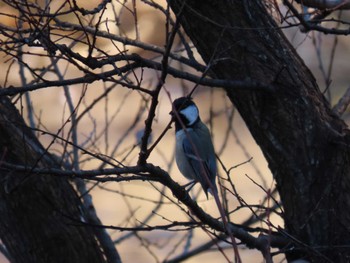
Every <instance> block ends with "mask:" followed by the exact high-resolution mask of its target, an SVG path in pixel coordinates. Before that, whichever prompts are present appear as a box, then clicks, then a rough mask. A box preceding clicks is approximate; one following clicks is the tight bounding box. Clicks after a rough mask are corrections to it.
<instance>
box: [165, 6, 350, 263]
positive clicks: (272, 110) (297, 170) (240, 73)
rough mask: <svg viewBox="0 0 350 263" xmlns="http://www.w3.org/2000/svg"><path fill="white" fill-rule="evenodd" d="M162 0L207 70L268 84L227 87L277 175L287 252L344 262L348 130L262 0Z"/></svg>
mask: <svg viewBox="0 0 350 263" xmlns="http://www.w3.org/2000/svg"><path fill="white" fill-rule="evenodd" d="M169 3H170V5H171V7H172V9H173V11H174V13H175V14H176V15H177V16H178V17H180V18H181V24H182V26H183V28H184V29H185V31H186V33H187V34H188V35H189V37H190V38H191V40H192V41H193V43H194V45H195V46H196V48H197V50H198V51H199V53H200V54H201V56H202V58H203V59H204V61H206V63H207V64H208V65H210V68H211V70H210V74H211V76H213V77H215V78H221V79H231V80H244V79H253V80H256V81H258V82H261V83H264V84H271V85H272V86H273V87H274V91H252V90H247V91H245V90H238V89H235V88H234V87H232V88H227V89H226V92H227V95H228V97H229V98H230V99H231V101H232V102H233V103H234V104H235V106H236V107H237V109H238V110H239V112H240V114H241V115H242V117H243V118H244V120H245V122H246V124H247V126H248V128H249V130H250V132H251V134H252V135H253V137H254V138H255V140H256V142H257V143H258V144H259V146H260V147H261V150H262V151H263V153H264V155H265V157H266V159H267V161H268V163H269V167H270V169H271V171H272V173H273V175H274V178H275V180H276V182H277V188H278V191H279V194H280V196H281V199H282V202H283V207H284V220H285V230H286V232H287V233H288V235H290V237H292V238H291V242H293V249H291V250H289V251H288V253H287V257H288V259H289V260H292V259H296V258H304V259H308V260H310V261H312V262H349V261H350V252H349V248H348V246H349V240H350V232H349V230H350V225H349V222H350V196H349V195H350V174H349V172H350V163H349V132H348V130H347V126H346V125H345V123H344V122H343V121H342V120H340V119H339V118H338V116H336V115H335V114H334V113H333V112H332V111H331V109H330V106H329V104H328V102H327V101H326V99H325V98H324V96H323V95H322V93H321V92H320V90H319V88H318V86H317V83H316V81H315V79H314V77H313V75H312V74H311V72H310V71H309V70H308V68H307V67H306V66H305V64H304V63H303V61H302V60H301V58H300V57H299V56H298V54H297V53H296V52H295V50H294V48H293V47H292V46H291V45H290V44H289V42H288V41H287V39H286V38H285V37H284V35H283V34H282V32H281V31H280V30H279V29H278V26H277V25H276V23H275V22H274V21H273V19H272V18H271V16H270V14H269V13H268V12H267V10H266V9H265V7H264V4H263V2H262V1H261V0H249V1H242V0H217V1H211V0H204V1H196V0H187V1H183V0H170V1H169ZM180 13H181V16H180V15H179V14H180Z"/></svg>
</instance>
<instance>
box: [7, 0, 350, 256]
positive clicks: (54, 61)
mask: <svg viewBox="0 0 350 263" xmlns="http://www.w3.org/2000/svg"><path fill="white" fill-rule="evenodd" d="M301 2H302V1H301ZM305 2H306V3H309V4H310V5H311V6H316V7H319V4H320V3H319V2H318V1H305ZM311 2H312V3H311ZM323 2H324V1H323ZM140 3H142V4H144V5H145V6H147V7H148V8H150V9H152V10H153V11H155V12H156V13H157V14H158V15H159V17H161V21H162V23H164V28H163V27H162V29H163V30H164V29H165V30H164V32H160V31H155V32H153V33H152V35H153V36H155V35H156V36H158V35H161V36H162V37H163V38H164V39H165V41H164V42H165V43H163V41H160V42H157V43H156V44H158V46H157V45H155V44H154V43H153V44H151V43H150V42H147V41H146V40H145V39H144V38H143V34H142V32H143V31H142V30H141V29H140V27H142V26H143V22H144V23H145V24H147V23H146V22H145V21H147V20H141V19H142V16H141V14H140V8H139V4H140ZM167 3H168V4H167V5H166V4H165V5H162V3H158V2H157V1H155V2H154V1H149V0H142V1H136V0H133V1H131V2H127V1H124V2H123V1H108V0H107V1H106V0H105V1H101V2H100V3H99V4H96V6H94V7H91V6H90V8H88V7H86V6H84V8H83V7H82V6H80V4H79V3H78V2H77V1H75V0H71V1H63V2H62V3H51V2H50V1H33V2H31V1H22V0H15V1H12V0H11V1H7V0H3V1H1V6H0V7H1V8H3V9H2V12H0V17H1V18H2V20H1V21H3V22H1V24H0V33H1V42H0V52H1V54H2V56H3V58H4V59H3V60H4V61H2V62H3V65H4V68H6V70H4V74H5V77H3V79H2V81H3V83H1V85H2V86H1V87H2V88H1V89H0V182H1V185H0V240H1V243H0V248H1V252H3V254H4V255H5V256H6V257H7V258H8V259H9V261H11V262H122V261H123V256H121V255H120V253H119V252H120V251H119V249H118V246H119V245H121V244H123V242H127V241H128V240H130V239H131V240H132V241H130V243H128V244H129V246H130V244H131V245H132V246H133V247H136V245H135V244H136V243H135V242H138V245H137V246H140V247H142V248H143V249H145V250H146V251H147V253H148V255H149V256H150V258H153V259H154V260H155V261H156V262H160V261H164V262H180V261H182V260H185V259H187V258H189V257H192V256H196V255H198V254H200V253H201V252H203V251H207V250H208V249H209V248H211V247H213V248H215V251H218V253H220V254H221V255H222V257H223V258H224V259H225V260H227V261H236V262H240V261H241V257H240V253H241V252H242V251H241V250H240V249H239V248H241V247H247V248H251V249H256V250H259V251H260V252H261V253H262V256H263V258H264V260H265V261H266V262H273V259H274V257H275V256H279V255H280V254H285V256H286V260H287V261H288V262H292V261H293V260H298V259H303V260H306V261H309V262H349V261H350V252H349V251H350V244H349V242H348V240H350V232H349V223H348V222H349V220H350V196H349V195H350V189H349V188H350V173H349V172H350V160H349V158H350V155H349V150H348V149H349V146H350V144H349V142H350V141H349V133H348V128H347V125H346V124H345V122H344V121H343V120H342V118H341V117H342V114H343V113H344V112H345V110H346V108H347V106H348V104H349V103H350V92H349V91H348V92H347V93H346V94H345V95H344V96H343V97H342V98H341V100H340V101H339V102H338V104H337V105H336V106H335V107H333V108H331V105H330V102H329V100H328V99H329V98H330V95H329V93H328V98H326V97H325V95H324V94H323V93H322V92H321V91H320V89H319V87H318V84H317V82H316V80H315V78H314V76H313V74H312V73H311V71H310V70H309V69H308V68H307V66H306V65H305V64H304V62H303V60H302V59H301V58H300V57H299V55H298V54H297V52H296V50H295V48H294V47H293V46H292V45H291V44H290V43H289V41H288V39H287V38H286V37H285V36H284V34H283V32H282V29H281V27H296V26H298V27H299V28H300V30H301V31H303V32H309V31H318V32H324V33H328V34H333V35H342V34H343V35H347V34H348V33H349V28H348V21H346V20H345V19H344V20H343V19H340V17H341V16H340V15H339V16H338V18H339V19H337V18H334V17H330V16H331V15H333V14H336V12H338V11H337V10H338V9H343V8H346V7H347V5H345V4H343V5H336V6H333V5H332V9H324V8H322V10H321V11H320V10H317V9H311V10H309V9H306V8H304V9H302V7H301V6H300V4H298V3H294V2H293V1H288V0H285V1H283V4H284V6H285V8H286V10H287V11H282V10H280V7H279V5H278V3H277V1H262V0H249V1H242V0H231V1H229V0H217V1H209V0H203V1H196V0H169V1H167ZM344 3H345V2H344ZM332 4H333V3H332ZM302 10H304V11H302ZM146 13H147V12H146ZM128 16H129V18H125V17H128ZM146 17H147V16H146ZM276 18H279V19H281V20H282V22H283V26H281V24H278V23H277V22H276V20H277V19H276ZM123 19H124V20H125V21H124V20H123ZM123 21H124V22H123ZM325 22H328V23H336V24H337V27H332V26H329V24H327V23H325ZM130 24H133V26H130ZM338 25H340V26H338ZM327 26H328V27H327ZM129 27H131V28H132V29H130V28H129ZM130 30H131V31H132V33H133V36H130V34H131V33H130ZM189 39H190V41H189ZM152 41H155V42H156V40H154V39H152ZM196 52H198V53H199V54H200V56H201V58H202V59H203V61H204V63H203V62H202V61H201V60H200V59H198V58H197V54H196ZM13 69H16V71H15V72H16V73H13V72H14V70H13ZM17 72H19V78H16V77H14V76H15V75H16V74H18V73H17ZM329 72H330V71H329ZM150 75H151V76H152V80H149V79H148V77H149V76H150ZM153 75H155V77H154V76H153ZM173 78H178V79H181V81H182V82H181V84H178V85H179V86H181V88H179V87H178V89H177V90H176V91H175V90H173V89H172V88H169V86H167V83H168V81H169V79H170V80H171V81H172V80H173ZM325 79H326V81H325V82H326V85H327V89H328V88H329V87H328V86H329V85H330V78H329V76H326V77H325ZM203 86H207V87H211V92H212V96H211V98H214V97H215V95H213V94H214V92H216V91H217V90H218V89H219V88H220V89H222V90H224V91H225V95H226V96H227V98H228V99H229V101H230V105H228V104H227V103H226V102H225V100H224V99H223V98H222V97H221V98H220V100H219V99H217V98H216V99H215V101H214V99H213V102H212V104H214V106H213V105H211V111H210V116H209V117H210V118H209V121H208V124H209V125H210V127H211V128H212V130H213V129H214V128H215V126H216V125H217V122H216V118H219V117H221V118H224V120H225V122H226V124H227V129H226V133H225V134H224V135H223V143H222V147H221V148H220V149H217V152H218V163H219V164H220V167H221V170H222V174H220V176H219V182H218V183H219V188H220V189H221V190H220V199H221V203H222V207H223V212H224V214H225V216H226V218H220V217H217V218H216V217H215V216H214V214H213V213H210V212H208V210H209V208H208V210H207V209H203V207H205V206H202V203H201V202H197V201H198V200H199V201H201V200H200V199H197V198H192V197H191V195H190V194H189V193H188V192H187V191H186V190H185V189H184V188H183V187H181V186H180V185H179V184H178V183H176V182H175V181H174V180H173V179H172V178H171V177H170V174H172V173H173V170H172V166H173V161H174V158H173V156H171V157H168V155H167V154H166V153H165V152H168V151H169V150H168V149H167V150H165V151H164V150H163V149H162V147H161V145H162V143H163V142H164V140H166V135H167V133H168V131H169V129H170V128H171V123H170V122H169V124H167V125H166V124H165V125H163V124H162V123H161V124H159V123H158V122H160V121H159V119H161V116H162V113H161V112H162V111H165V107H164V106H163V105H164V104H162V103H165V102H166V103H168V104H169V105H171V100H172V99H173V98H174V97H175V95H174V93H176V92H178V93H180V92H182V93H183V94H182V95H184V94H185V95H188V94H189V93H192V92H194V91H198V90H200V89H203ZM188 87H191V91H190V89H189V88H188ZM56 89H60V90H62V94H63V95H62V97H63V100H64V106H62V107H61V108H60V109H57V105H58V103H57V105H56V106H55V107H53V108H54V110H53V111H52V113H51V114H52V116H50V118H52V119H55V125H54V128H50V127H47V126H46V123H45V122H44V120H43V119H42V117H41V113H38V110H36V106H35V105H34V103H33V101H35V99H33V98H32V97H31V95H33V94H36V93H37V92H46V91H49V92H50V93H53V94H55V93H54V92H55V90H56ZM214 90H215V91H214ZM328 92H329V89H328ZM91 94H93V95H91ZM54 96H55V95H54ZM56 96H57V97H58V95H56ZM90 96H91V97H90ZM130 97H133V100H132V99H130ZM135 98H136V99H135ZM111 101H112V103H111ZM135 101H137V103H138V104H137V106H134V105H135ZM231 104H232V105H231ZM116 105H117V106H116ZM220 107H221V108H220ZM218 109H219V110H218ZM235 109H237V110H238V112H239V114H240V115H241V116H242V118H243V120H244V121H245V123H246V125H247V127H248V129H249V131H250V133H251V134H252V136H253V138H254V139H255V141H256V143H257V144H258V145H259V147H260V149H261V151H262V152H263V155H264V157H265V158H266V160H267V162H268V165H269V168H270V170H271V172H272V174H273V177H274V180H275V182H276V189H277V190H276V189H273V188H272V189H269V188H268V187H267V186H266V184H264V183H260V182H256V181H255V180H254V179H253V178H251V177H249V175H247V177H248V178H249V179H250V180H251V181H252V182H253V183H254V184H255V185H256V187H257V188H258V189H259V190H261V191H263V192H264V198H263V200H262V201H261V202H260V203H259V205H256V204H251V203H248V202H247V201H246V200H244V198H243V197H242V196H241V195H240V193H239V190H237V187H235V182H234V180H233V179H232V178H231V171H232V170H234V169H236V168H237V167H238V166H240V165H241V164H239V165H234V164H233V163H234V161H232V162H231V164H230V165H229V166H227V167H226V164H225V163H224V162H223V161H222V160H221V157H222V153H223V152H224V151H225V150H226V151H227V150H228V151H229V152H230V153H232V152H233V151H234V150H232V149H227V147H228V141H229V138H231V137H230V136H232V138H235V139H236V141H237V144H238V145H240V147H241V148H242V149H243V151H244V152H246V149H245V148H244V146H243V145H242V144H241V143H240V142H239V139H238V137H237V134H236V131H235V129H234V128H233V126H232V123H233V119H234V116H235V114H234V112H235ZM48 110H49V109H48ZM123 110H124V112H125V113H126V114H125V116H124V115H122V114H121V113H120V112H123ZM95 112H96V113H95ZM168 112H169V110H168ZM56 115H57V116H56ZM97 115H101V116H102V117H101V118H99V117H100V116H98V117H97ZM23 116H25V118H23ZM24 119H25V120H24ZM123 119H127V121H128V122H127V123H128V125H129V126H128V127H127V128H125V127H123V125H121V124H120V123H122V122H123ZM167 121H170V117H168V119H167ZM26 123H28V124H26ZM114 123H117V124H116V126H113V124H114ZM88 127H91V128H88ZM139 128H140V130H137V129H139ZM121 130H123V131H121ZM159 130H161V131H160V132H159ZM116 132H118V133H120V134H121V135H120V134H119V135H118V136H119V137H118V139H115V138H113V139H111V138H110V137H113V136H114V133H116ZM135 133H136V134H137V138H136V139H135V138H134V134H135ZM214 135H215V134H214ZM45 136H48V137H49V139H48V140H47V139H45V138H46V137H45ZM164 144H166V143H164ZM246 155H249V154H246ZM152 157H153V158H152ZM251 162H252V161H251V159H248V160H247V161H246V162H245V163H248V164H249V163H251ZM256 172H257V173H259V170H256ZM133 182H140V183H142V186H143V187H145V186H144V185H146V184H147V186H148V187H150V188H147V190H146V192H141V191H140V194H139V195H138V193H137V192H136V193H137V194H134V193H131V192H129V191H128V190H127V189H125V188H126V187H128V186H129V185H132V186H134V185H133V184H132V183H133ZM111 185H113V186H114V187H110V188H109V186H111ZM115 185H117V186H120V187H119V188H116V187H115ZM96 189H99V190H101V191H104V192H108V193H111V194H113V195H114V196H116V198H114V199H112V200H111V199H108V205H110V206H116V207H118V210H119V209H121V207H122V206H123V205H125V206H126V207H127V209H128V211H129V215H128V216H127V218H126V219H125V216H124V215H118V219H117V220H115V221H117V222H115V223H113V225H108V226H107V225H104V224H103V223H102V222H101V220H100V219H99V217H98V216H97V212H96V209H95V204H94V203H93V202H92V197H91V196H92V195H93V194H94V191H95V190H96ZM135 199H137V200H138V201H140V203H138V204H137V208H135V207H133V204H132V200H135ZM121 200H122V201H121ZM139 207H141V209H147V215H146V216H144V217H143V219H139V217H137V216H135V214H136V213H137V210H138V209H139ZM169 207H171V208H172V209H173V210H171V211H172V212H168V209H170V208H169ZM241 209H248V210H249V217H248V219H246V220H242V219H240V220H238V219H237V217H235V215H236V214H237V213H239V211H240V210H241ZM165 211H167V212H165ZM174 211H176V212H174ZM215 211H217V210H215ZM180 214H181V216H182V217H179V215H180ZM271 215H277V216H279V217H280V218H282V219H283V222H284V227H282V226H277V225H276V224H275V223H274V222H273V220H271V218H270V216H271ZM122 220H125V222H123V221H122ZM159 220H161V221H159ZM159 222H161V223H159ZM113 231H120V232H121V233H122V234H120V235H118V236H117V237H116V236H114V234H115V232H113ZM159 231H162V232H163V233H164V235H167V234H169V237H166V238H164V239H166V241H164V242H163V243H164V244H162V245H160V244H157V242H154V240H152V238H151V237H150V236H147V234H144V233H149V232H150V233H152V234H153V235H156V233H159ZM198 232H200V233H203V232H204V233H205V234H206V235H207V236H209V237H210V238H209V241H203V242H201V243H200V244H199V245H197V246H196V247H193V246H192V242H193V240H194V239H195V238H194V236H196V235H197V234H198ZM118 233H119V232H118ZM179 236H180V238H179ZM135 240H136V241H135ZM235 240H236V241H235ZM163 247H166V249H164V248H163ZM180 248H183V250H182V251H181V249H180ZM163 250H165V251H166V253H165V252H164V254H162V253H161V251H163ZM124 261H126V260H124Z"/></svg>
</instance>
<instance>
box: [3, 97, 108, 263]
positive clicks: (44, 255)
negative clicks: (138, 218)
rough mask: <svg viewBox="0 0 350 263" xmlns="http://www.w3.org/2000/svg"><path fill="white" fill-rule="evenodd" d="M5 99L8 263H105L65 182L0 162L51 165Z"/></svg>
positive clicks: (5, 212)
mask: <svg viewBox="0 0 350 263" xmlns="http://www.w3.org/2000/svg"><path fill="white" fill-rule="evenodd" d="M44 153H45V150H44V149H43V148H42V146H41V144H40V143H39V142H38V141H37V139H36V138H35V136H34V134H33V133H32V131H31V130H30V129H29V128H28V127H27V126H26V125H25V123H24V121H23V119H22V118H21V116H20V114H19V113H18V112H17V110H16V108H15V107H14V106H13V105H12V104H11V102H10V101H9V100H8V99H7V98H6V97H1V98H0V168H1V169H0V180H1V184H0V237H1V240H2V242H3V243H4V245H5V246H6V248H7V250H8V252H9V255H10V257H11V258H10V260H11V262H23V263H29V262H35V263H39V262H43V263H47V262H51V263H52V262H72V263H76V262H104V261H105V260H104V258H103V255H102V252H101V250H100V248H99V245H98V242H97V240H96V238H95V236H94V234H93V231H92V228H89V227H86V226H81V224H79V220H82V219H83V218H84V211H83V208H82V205H81V203H80V200H79V198H78V196H77V195H76V193H75V191H74V189H73V188H72V186H71V185H70V184H69V182H68V180H67V178H59V177H55V176H51V175H35V174H30V173H29V172H28V174H26V173H22V174H20V173H17V172H13V171H10V170H6V169H5V168H4V167H1V166H2V164H5V162H6V163H11V164H16V165H28V167H29V168H28V169H30V168H31V167H53V166H55V162H54V161H53V160H51V159H50V157H49V155H48V154H44Z"/></svg>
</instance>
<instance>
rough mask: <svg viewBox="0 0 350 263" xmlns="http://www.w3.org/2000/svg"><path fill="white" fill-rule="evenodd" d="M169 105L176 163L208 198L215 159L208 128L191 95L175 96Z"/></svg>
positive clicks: (211, 190)
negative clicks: (199, 186)
mask: <svg viewBox="0 0 350 263" xmlns="http://www.w3.org/2000/svg"><path fill="white" fill-rule="evenodd" d="M172 106H173V108H172V111H171V112H170V114H171V115H172V117H173V120H174V122H175V135H176V151H175V158H176V163H177V166H178V168H179V170H180V172H181V173H182V174H183V175H184V176H185V177H186V178H187V179H192V180H194V182H193V183H194V184H195V183H197V182H199V183H200V184H201V186H202V188H203V190H204V192H205V195H206V196H207V198H208V192H209V193H211V194H213V191H215V192H217V188H216V183H215V178H216V172H217V167H216V158H215V152H214V146H213V143H212V140H211V136H210V132H209V129H208V128H207V126H205V124H204V123H203V122H202V121H201V119H200V117H199V111H198V108H197V106H196V104H195V103H194V102H193V101H192V99H191V98H188V97H181V98H178V99H176V100H174V102H173V105H172ZM209 182H210V183H209Z"/></svg>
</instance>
